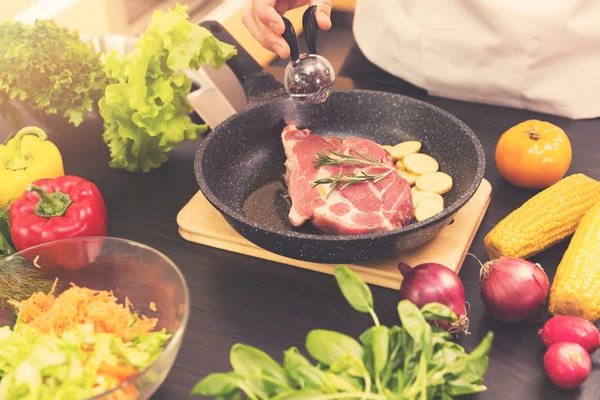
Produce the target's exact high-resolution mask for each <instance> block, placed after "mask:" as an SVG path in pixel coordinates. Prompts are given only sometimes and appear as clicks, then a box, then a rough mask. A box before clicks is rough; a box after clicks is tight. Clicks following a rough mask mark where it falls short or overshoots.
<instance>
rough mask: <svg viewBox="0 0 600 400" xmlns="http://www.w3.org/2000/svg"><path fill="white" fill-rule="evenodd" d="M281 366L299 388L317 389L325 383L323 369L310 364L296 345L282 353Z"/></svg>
mask: <svg viewBox="0 0 600 400" xmlns="http://www.w3.org/2000/svg"><path fill="white" fill-rule="evenodd" d="M283 368H284V369H285V371H286V372H287V374H288V376H289V377H290V379H291V380H292V381H293V382H294V383H295V384H296V385H297V386H298V388H299V389H306V388H310V389H319V388H321V387H322V386H323V385H324V384H325V375H324V373H323V371H321V370H320V369H319V368H317V367H315V366H314V365H312V364H311V363H310V361H308V359H307V358H306V357H304V356H303V355H302V354H300V351H299V350H298V349H297V348H296V347H292V348H290V349H289V350H287V351H286V352H284V353H283Z"/></svg>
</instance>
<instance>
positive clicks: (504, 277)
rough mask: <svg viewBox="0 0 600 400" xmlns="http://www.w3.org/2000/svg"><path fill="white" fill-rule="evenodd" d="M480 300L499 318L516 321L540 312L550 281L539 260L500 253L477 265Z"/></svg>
mask: <svg viewBox="0 0 600 400" xmlns="http://www.w3.org/2000/svg"><path fill="white" fill-rule="evenodd" d="M480 280H481V300H482V301H483V304H484V306H485V308H486V310H487V312H488V313H489V314H490V315H491V316H492V317H494V318H495V319H497V320H498V321H501V322H506V323H516V322H522V321H525V320H528V319H531V318H533V317H536V316H537V317H539V316H541V312H542V311H543V307H544V304H545V302H546V298H547V297H548V292H549V290H550V282H549V280H548V275H546V272H544V270H543V269H542V267H541V266H540V265H539V264H534V263H532V262H530V261H527V260H523V259H520V258H509V257H500V258H498V259H495V260H492V261H488V262H486V263H485V264H483V265H482V266H481V271H480Z"/></svg>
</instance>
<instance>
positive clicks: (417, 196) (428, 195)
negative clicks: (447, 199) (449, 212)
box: [412, 190, 444, 207]
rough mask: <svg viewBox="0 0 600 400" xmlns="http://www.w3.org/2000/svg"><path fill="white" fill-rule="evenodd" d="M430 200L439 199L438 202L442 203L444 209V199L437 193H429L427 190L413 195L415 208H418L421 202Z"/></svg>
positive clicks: (418, 191)
mask: <svg viewBox="0 0 600 400" xmlns="http://www.w3.org/2000/svg"><path fill="white" fill-rule="evenodd" d="M428 198H433V199H437V200H439V201H441V202H442V207H444V198H443V197H442V196H440V195H439V194H437V193H433V192H427V191H425V190H417V191H416V192H413V194H412V199H413V206H414V207H416V206H417V204H419V203H420V202H421V200H423V199H428Z"/></svg>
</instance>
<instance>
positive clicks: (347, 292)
mask: <svg viewBox="0 0 600 400" xmlns="http://www.w3.org/2000/svg"><path fill="white" fill-rule="evenodd" d="M335 279H336V280H337V283H338V286H339V287H340V290H341V291H342V294H343V295H344V297H345V298H346V300H347V301H348V303H350V305H351V306H352V308H354V309H355V310H356V311H358V312H362V313H371V315H373V319H374V320H375V325H379V321H378V319H377V317H376V316H375V314H374V311H373V294H372V293H371V289H369V286H367V284H366V283H365V282H364V281H363V280H362V279H361V278H360V277H359V276H358V275H356V274H355V273H354V272H352V271H351V270H350V268H348V267H346V266H337V267H336V268H335Z"/></svg>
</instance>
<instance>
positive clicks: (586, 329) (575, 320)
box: [539, 315, 600, 354]
mask: <svg viewBox="0 0 600 400" xmlns="http://www.w3.org/2000/svg"><path fill="white" fill-rule="evenodd" d="M539 334H540V336H541V337H542V341H543V342H544V345H545V346H546V347H550V346H551V345H553V344H554V343H558V342H568V343H577V344H578V345H580V346H581V347H583V348H584V349H585V350H586V351H587V352H588V353H589V354H592V353H594V352H595V351H596V350H598V346H600V332H598V329H597V328H596V327H595V326H594V324H592V323H591V322H590V321H588V320H587V319H585V318H581V317H575V316H571V315H557V316H555V317H552V318H550V319H549V320H548V321H546V323H545V324H544V326H543V327H542V329H540V330H539Z"/></svg>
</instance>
